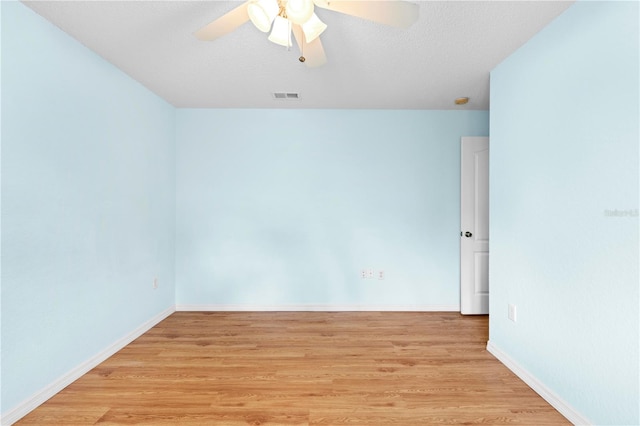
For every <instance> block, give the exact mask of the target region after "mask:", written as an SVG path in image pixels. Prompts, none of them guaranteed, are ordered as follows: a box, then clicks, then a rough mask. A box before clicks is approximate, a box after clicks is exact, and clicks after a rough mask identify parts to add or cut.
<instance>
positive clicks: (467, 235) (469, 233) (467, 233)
mask: <svg viewBox="0 0 640 426" xmlns="http://www.w3.org/2000/svg"><path fill="white" fill-rule="evenodd" d="M464 236H465V237H467V238H470V237H471V236H473V234H472V233H471V232H469V231H467V232H465V233H464Z"/></svg>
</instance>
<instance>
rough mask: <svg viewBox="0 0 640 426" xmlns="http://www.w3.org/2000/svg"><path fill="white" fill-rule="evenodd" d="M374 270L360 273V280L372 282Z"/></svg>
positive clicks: (364, 270) (368, 269)
mask: <svg viewBox="0 0 640 426" xmlns="http://www.w3.org/2000/svg"><path fill="white" fill-rule="evenodd" d="M375 274H376V272H375V270H374V269H373V268H367V269H363V270H361V271H360V278H362V279H363V280H372V279H373V278H374V277H375Z"/></svg>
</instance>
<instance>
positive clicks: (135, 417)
mask: <svg viewBox="0 0 640 426" xmlns="http://www.w3.org/2000/svg"><path fill="white" fill-rule="evenodd" d="M487 321H488V319H487V317H483V316H479V317H464V316H461V315H459V314H458V313H417V312H176V313H174V314H173V315H171V316H170V317H168V318H167V319H165V320H164V321H162V322H161V323H160V324H158V325H157V326H156V327H154V328H153V329H151V330H150V331H149V332H147V333H146V334H144V335H143V336H141V337H140V338H139V339H137V340H136V341H134V342H133V343H131V344H130V345H128V346H127V347H125V348H124V349H122V350H121V351H120V352H118V353H117V354H115V355H114V356H113V357H111V358H109V359H108V360H107V361H105V362H104V363H102V364H101V365H99V366H98V367H96V368H95V369H93V370H92V371H90V372H89V373H87V374H86V375H85V376H83V377H81V378H80V379H78V380H77V381H76V382H74V383H73V384H71V385H70V386H68V387H67V388H66V389H64V390H63V391H62V392H60V393H59V394H57V395H56V396H54V397H53V398H51V399H50V400H49V401H47V402H46V403H45V404H43V405H42V406H40V407H39V408H37V409H36V410H34V411H33V412H31V413H30V414H29V415H27V416H26V417H24V418H23V419H22V420H21V421H20V422H18V423H17V425H92V424H101V425H102V424H104V425H109V424H112V425H122V424H148V425H229V426H232V425H278V424H281V425H342V424H349V425H368V426H374V425H435V424H476V423H480V424H489V425H499V424H522V425H562V424H570V423H569V422H568V421H567V420H566V419H565V418H564V417H563V416H562V415H560V414H559V413H558V412H557V411H555V410H554V409H553V408H552V407H551V406H550V405H549V404H547V403H546V402H545V401H544V400H543V399H542V398H541V397H540V396H538V395H537V394H536V393H535V392H533V391H532V390H531V389H530V388H529V387H528V386H527V385H526V384H524V383H523V382H522V381H521V380H520V379H518V378H517V377H516V376H515V375H514V374H513V373H511V372H510V371H509V370H508V369H507V368H506V367H504V366H503V365H502V364H501V363H500V362H499V361H497V360H496V359H495V358H494V357H493V356H492V355H490V354H489V353H488V352H487V351H486V350H485V346H486V342H487V338H488V331H487V330H488V323H487Z"/></svg>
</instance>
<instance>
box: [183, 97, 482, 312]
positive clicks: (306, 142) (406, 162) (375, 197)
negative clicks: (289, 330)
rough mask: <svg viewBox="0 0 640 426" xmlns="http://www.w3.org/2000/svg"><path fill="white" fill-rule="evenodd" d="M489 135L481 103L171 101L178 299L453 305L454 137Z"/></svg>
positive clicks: (256, 303) (455, 298) (456, 217)
mask: <svg viewBox="0 0 640 426" xmlns="http://www.w3.org/2000/svg"><path fill="white" fill-rule="evenodd" d="M487 134H488V113H487V112H486V111H466V112H465V111H374V110H368V111H358V110H304V111H301V110H179V111H178V114H177V139H176V140H177V142H176V145H177V149H176V151H177V166H176V175H177V213H176V218H177V241H176V283H177V295H176V303H177V304H178V305H183V304H186V305H189V304H196V305H219V306H228V305H242V306H246V307H251V306H253V307H256V306H257V307H264V306H278V307H287V306H301V305H321V306H336V307H339V306H356V307H363V308H364V307H372V306H374V307H376V306H377V307H399V308H403V307H404V308H412V307H428V306H433V307H438V306H446V307H451V308H456V307H457V306H459V232H460V229H459V221H460V219H459V217H460V214H459V210H460V202H459V186H460V178H459V175H460V137H461V136H466V135H487ZM364 268H374V269H375V270H376V271H378V270H381V269H382V270H384V271H385V274H386V277H385V279H384V280H382V281H381V280H378V279H374V280H362V279H361V278H360V276H359V272H360V270H361V269H364Z"/></svg>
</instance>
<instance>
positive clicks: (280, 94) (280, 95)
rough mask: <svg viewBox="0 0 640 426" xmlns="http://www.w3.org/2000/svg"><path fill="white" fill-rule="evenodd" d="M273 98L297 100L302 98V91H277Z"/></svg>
mask: <svg viewBox="0 0 640 426" xmlns="http://www.w3.org/2000/svg"><path fill="white" fill-rule="evenodd" d="M273 98H274V99H281V100H289V101H297V100H299V99H300V93H293V92H275V93H273Z"/></svg>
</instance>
